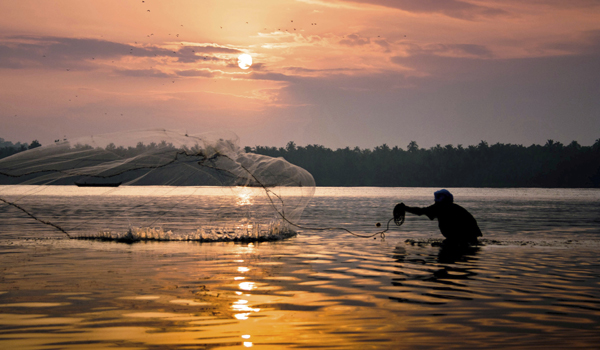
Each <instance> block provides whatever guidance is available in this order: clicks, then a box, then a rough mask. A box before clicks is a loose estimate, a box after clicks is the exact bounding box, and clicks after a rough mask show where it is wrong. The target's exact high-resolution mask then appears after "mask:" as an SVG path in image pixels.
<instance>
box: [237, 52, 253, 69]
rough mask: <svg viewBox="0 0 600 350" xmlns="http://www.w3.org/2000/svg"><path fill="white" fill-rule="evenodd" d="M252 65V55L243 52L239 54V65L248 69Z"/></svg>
mask: <svg viewBox="0 0 600 350" xmlns="http://www.w3.org/2000/svg"><path fill="white" fill-rule="evenodd" d="M251 65H252V56H250V55H248V54H247V53H243V54H241V55H239V56H238V66H240V68H242V69H248V68H250V66H251Z"/></svg>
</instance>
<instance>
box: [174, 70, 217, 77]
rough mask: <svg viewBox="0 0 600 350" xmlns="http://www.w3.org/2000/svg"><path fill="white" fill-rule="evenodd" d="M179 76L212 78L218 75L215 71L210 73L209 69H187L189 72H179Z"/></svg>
mask: <svg viewBox="0 0 600 350" xmlns="http://www.w3.org/2000/svg"><path fill="white" fill-rule="evenodd" d="M177 75H179V76H182V77H204V78H212V77H214V76H215V75H216V74H215V73H214V72H213V71H210V70H208V69H187V70H180V71H178V72H177Z"/></svg>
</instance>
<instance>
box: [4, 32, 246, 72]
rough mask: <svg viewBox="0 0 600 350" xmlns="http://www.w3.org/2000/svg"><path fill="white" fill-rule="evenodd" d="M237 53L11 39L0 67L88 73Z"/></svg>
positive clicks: (75, 40)
mask: <svg viewBox="0 0 600 350" xmlns="http://www.w3.org/2000/svg"><path fill="white" fill-rule="evenodd" d="M239 52H241V51H239V50H236V49H231V48H227V47H220V46H218V45H205V46H182V47H181V48H179V49H177V50H169V49H164V48H159V47H152V46H149V47H140V46H137V45H129V44H122V43H117V42H112V41H106V40H99V39H85V38H84V39H80V38H64V37H31V36H13V37H8V38H5V39H4V40H0V67H4V68H15V69H18V68H27V67H30V66H36V65H37V66H46V67H57V68H65V67H71V68H74V67H78V68H79V69H91V64H90V61H93V60H96V59H119V58H120V57H124V56H133V57H175V58H177V59H178V61H180V62H183V63H193V62H198V61H223V59H221V58H217V57H214V56H209V55H210V54H235V53H239Z"/></svg>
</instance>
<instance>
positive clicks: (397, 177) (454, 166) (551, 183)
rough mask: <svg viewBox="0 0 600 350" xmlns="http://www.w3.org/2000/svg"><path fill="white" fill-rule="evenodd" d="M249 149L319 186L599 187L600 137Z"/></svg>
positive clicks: (247, 149)
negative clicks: (589, 140) (585, 142)
mask: <svg viewBox="0 0 600 350" xmlns="http://www.w3.org/2000/svg"><path fill="white" fill-rule="evenodd" d="M245 149H246V151H247V152H254V153H258V154H264V155H268V156H271V157H283V158H285V159H286V160H287V161H289V162H290V163H293V164H296V165H298V166H300V167H302V168H304V169H306V170H308V171H309V172H310V173H311V174H312V175H313V177H314V178H315V182H316V183H317V186H381V187H565V188H590V187H596V188H598V187H600V139H598V140H596V142H595V143H594V144H593V145H592V146H581V145H580V144H579V143H578V142H576V141H573V142H571V143H570V144H568V145H566V146H565V145H563V144H562V143H560V142H555V141H553V140H548V141H547V142H546V144H545V145H543V146H542V145H535V144H534V145H531V146H529V147H525V146H523V145H513V144H502V143H496V144H494V145H489V144H488V143H487V142H485V141H481V142H480V143H479V144H478V145H476V146H468V147H463V146H462V145H458V146H457V147H454V146H452V145H446V146H441V145H436V146H435V147H431V148H429V149H425V148H420V147H419V146H418V144H417V143H416V142H415V141H411V142H410V143H409V144H408V146H407V148H406V150H404V149H402V148H399V147H397V146H396V147H392V148H390V147H389V146H388V145H386V144H383V145H381V146H377V147H375V148H374V149H372V150H371V149H360V148H358V147H355V148H353V149H351V148H349V147H346V148H339V149H336V150H332V149H329V148H326V147H324V146H321V145H308V146H306V147H299V146H297V145H296V144H295V143H294V142H292V141H291V142H289V143H288V144H287V146H286V147H280V148H277V147H265V146H256V147H246V148H245Z"/></svg>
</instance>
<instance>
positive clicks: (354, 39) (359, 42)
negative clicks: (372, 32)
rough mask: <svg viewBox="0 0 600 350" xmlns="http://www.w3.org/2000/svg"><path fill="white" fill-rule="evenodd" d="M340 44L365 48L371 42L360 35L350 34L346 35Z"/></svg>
mask: <svg viewBox="0 0 600 350" xmlns="http://www.w3.org/2000/svg"><path fill="white" fill-rule="evenodd" d="M339 43H340V44H342V45H346V46H363V45H368V44H370V43H371V40H370V39H369V38H363V37H361V36H360V35H358V34H350V35H346V36H345V37H344V39H342V40H340V42H339Z"/></svg>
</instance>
